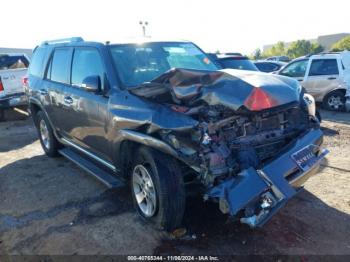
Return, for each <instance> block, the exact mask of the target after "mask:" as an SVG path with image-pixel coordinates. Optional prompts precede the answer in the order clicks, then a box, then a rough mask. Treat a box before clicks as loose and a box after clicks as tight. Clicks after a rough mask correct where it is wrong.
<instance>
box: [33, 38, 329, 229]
mask: <svg viewBox="0 0 350 262" xmlns="http://www.w3.org/2000/svg"><path fill="white" fill-rule="evenodd" d="M28 95H29V104H30V110H31V113H32V116H33V120H34V123H35V125H36V127H37V129H38V133H39V138H40V141H41V144H42V147H43V149H44V151H45V153H46V154H47V155H48V156H51V157H54V156H57V155H59V154H60V155H63V156H65V157H67V158H68V159H70V160H72V161H73V162H75V163H76V164H78V165H79V166H81V167H82V168H84V169H85V170H86V171H87V172H89V173H90V174H92V175H93V176H95V177H96V178H98V179H99V180H100V181H102V182H103V183H105V184H106V185H107V186H109V187H112V188H113V187H117V186H120V185H121V184H123V183H129V184H130V188H131V192H132V196H133V199H134V203H135V207H136V209H137V211H138V212H139V214H140V215H141V217H143V218H144V219H146V220H147V221H149V222H151V223H153V224H154V225H156V226H157V227H158V228H161V229H165V230H172V229H175V228H176V227H178V226H180V225H181V221H182V218H183V214H184V210H185V201H186V196H187V195H188V194H190V193H195V194H198V195H201V196H202V197H203V199H204V200H208V201H214V202H217V203H218V206H219V208H220V210H221V211H222V212H223V213H225V214H229V215H231V216H233V217H235V218H238V219H240V221H241V222H242V223H246V224H248V225H250V226H252V227H255V226H261V225H263V224H264V223H265V222H266V221H267V220H268V219H269V218H270V217H271V216H272V215H273V214H274V213H276V211H277V210H278V209H279V208H281V207H282V206H283V205H284V204H285V202H286V201H287V200H288V199H290V198H291V197H293V196H294V195H295V194H296V193H297V192H298V191H299V189H300V186H301V184H302V183H303V182H304V181H305V180H306V179H307V178H308V177H309V176H310V175H312V174H314V173H315V172H316V171H317V168H318V166H319V163H320V161H321V160H322V158H324V156H325V154H326V153H327V150H325V149H322V148H321V143H322V132H321V131H320V128H319V122H318V120H317V119H316V118H315V103H314V101H313V99H312V97H311V96H309V95H307V94H304V93H303V90H302V88H301V87H300V85H299V84H298V82H297V81H295V80H293V79H290V78H287V77H283V76H278V75H266V74H263V73H259V72H249V71H240V70H231V69H225V70H220V69H219V68H217V66H216V65H215V64H213V63H212V61H211V60H210V58H208V57H207V56H206V54H205V53H204V52H203V51H202V50H201V49H200V48H198V47H197V46H196V45H195V44H193V43H191V42H183V41H171V42H168V41H152V40H150V39H146V40H145V41H144V42H142V43H141V42H124V43H117V44H110V43H108V42H107V43H106V44H103V43H96V42H86V41H83V39H81V38H70V39H61V40H56V41H48V42H44V43H42V44H41V45H40V46H38V47H36V48H35V51H34V55H33V61H32V63H31V65H30V68H29V77H28Z"/></svg>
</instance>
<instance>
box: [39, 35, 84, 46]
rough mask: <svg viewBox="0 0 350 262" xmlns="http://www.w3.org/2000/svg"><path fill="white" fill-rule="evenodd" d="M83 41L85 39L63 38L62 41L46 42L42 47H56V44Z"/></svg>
mask: <svg viewBox="0 0 350 262" xmlns="http://www.w3.org/2000/svg"><path fill="white" fill-rule="evenodd" d="M82 41H84V39H83V38H82V37H70V38H62V39H55V40H50V41H44V42H42V43H41V45H54V44H62V43H72V42H82Z"/></svg>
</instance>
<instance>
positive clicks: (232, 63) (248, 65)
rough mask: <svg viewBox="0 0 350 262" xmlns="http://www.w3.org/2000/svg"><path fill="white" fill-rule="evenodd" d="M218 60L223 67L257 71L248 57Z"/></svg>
mask: <svg viewBox="0 0 350 262" xmlns="http://www.w3.org/2000/svg"><path fill="white" fill-rule="evenodd" d="M219 61H220V64H221V65H222V67H223V68H232V69H240V70H249V71H259V70H258V68H257V67H256V66H255V65H254V64H253V62H252V61H250V60H248V59H220V60H219Z"/></svg>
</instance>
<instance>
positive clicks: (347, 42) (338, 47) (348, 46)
mask: <svg viewBox="0 0 350 262" xmlns="http://www.w3.org/2000/svg"><path fill="white" fill-rule="evenodd" d="M344 50H350V36H347V37H344V38H343V39H341V40H339V41H338V42H336V43H335V44H334V45H333V46H332V51H344Z"/></svg>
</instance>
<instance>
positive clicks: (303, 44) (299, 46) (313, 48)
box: [287, 40, 323, 58]
mask: <svg viewBox="0 0 350 262" xmlns="http://www.w3.org/2000/svg"><path fill="white" fill-rule="evenodd" d="M322 51H323V47H322V46H320V45H319V44H317V43H311V42H310V41H307V40H298V41H295V42H293V43H291V45H290V46H289V47H288V51H287V55H288V56H289V57H291V58H297V57H300V56H304V55H307V54H315V53H320V52H322Z"/></svg>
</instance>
